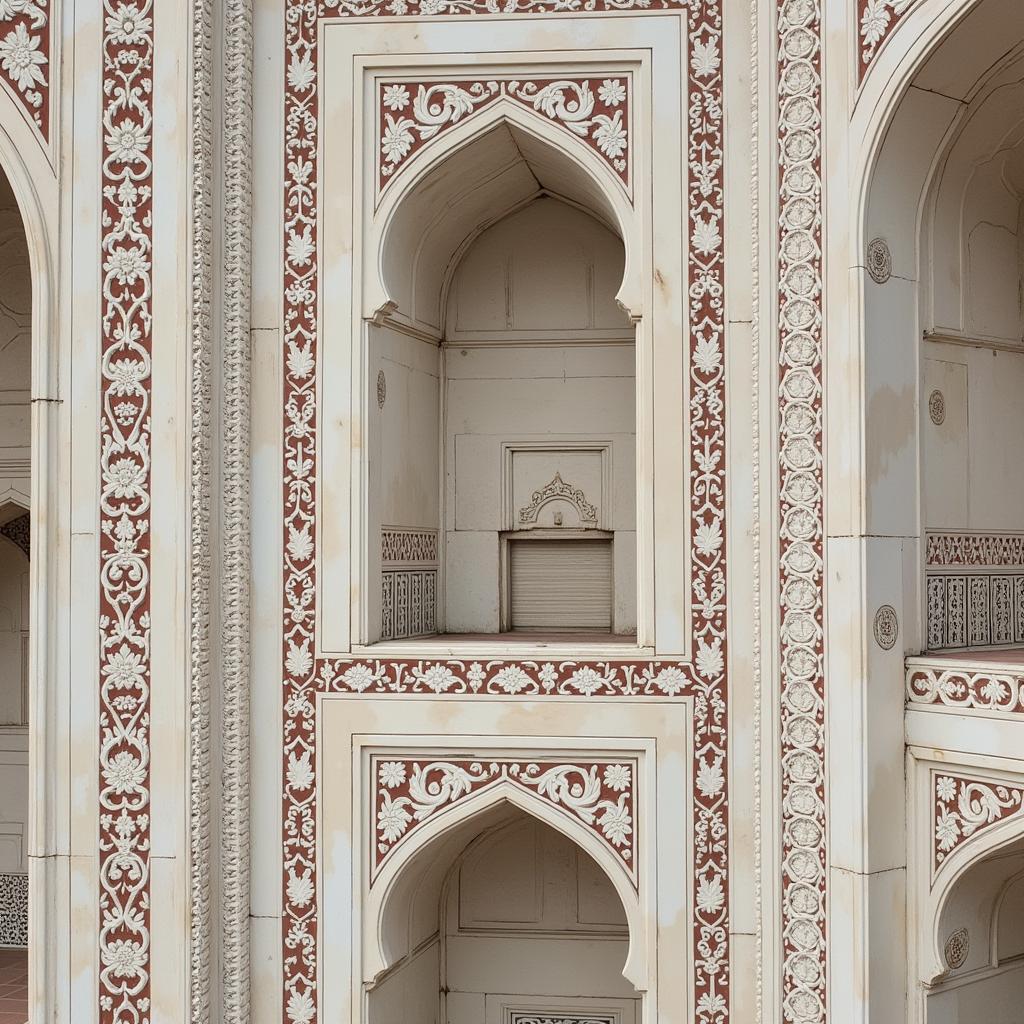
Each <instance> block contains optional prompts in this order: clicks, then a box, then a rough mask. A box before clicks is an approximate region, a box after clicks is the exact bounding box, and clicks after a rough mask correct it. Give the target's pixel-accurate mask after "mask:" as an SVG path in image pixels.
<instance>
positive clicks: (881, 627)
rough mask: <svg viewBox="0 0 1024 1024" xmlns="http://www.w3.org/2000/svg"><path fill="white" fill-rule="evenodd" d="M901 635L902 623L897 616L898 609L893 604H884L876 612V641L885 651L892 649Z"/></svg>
mask: <svg viewBox="0 0 1024 1024" xmlns="http://www.w3.org/2000/svg"><path fill="white" fill-rule="evenodd" d="M899 635H900V623H899V619H897V618H896V609H895V608H893V606H892V605H891V604H883V605H882V607H881V608H879V609H878V611H877V612H875V643H877V644H878V646H879V647H881V648H882V650H883V651H891V650H892V649H893V648H894V647H895V646H896V639H897V637H898V636H899Z"/></svg>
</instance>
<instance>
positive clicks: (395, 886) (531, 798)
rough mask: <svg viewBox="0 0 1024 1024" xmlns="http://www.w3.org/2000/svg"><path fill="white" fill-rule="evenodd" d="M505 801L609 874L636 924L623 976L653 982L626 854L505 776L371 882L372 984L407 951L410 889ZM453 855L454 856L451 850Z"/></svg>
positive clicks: (454, 809) (447, 860)
mask: <svg viewBox="0 0 1024 1024" xmlns="http://www.w3.org/2000/svg"><path fill="white" fill-rule="evenodd" d="M506 808H516V809H518V810H520V811H522V812H523V813H525V814H527V815H529V816H530V817H532V818H534V819H536V820H537V821H540V822H541V823H543V824H545V825H547V826H549V827H550V828H552V829H554V830H555V831H556V832H559V833H561V834H562V835H564V836H565V837H566V838H567V839H569V840H570V841H571V842H573V843H575V844H576V845H577V846H579V847H580V849H582V850H583V851H584V852H585V853H587V854H588V855H589V856H590V857H591V858H592V859H593V860H594V862H595V863H596V864H597V865H598V866H599V867H600V868H601V870H602V871H603V872H604V873H605V875H606V876H607V877H608V879H609V881H610V882H611V884H612V886H613V887H614V889H615V892H616V894H617V895H618V897H619V900H620V901H621V903H622V907H623V910H624V912H625V915H626V923H627V926H628V929H629V951H628V953H627V956H626V962H625V965H624V967H623V970H622V974H623V977H625V978H626V980H627V981H629V982H630V983H631V984H632V985H633V987H634V988H635V989H636V990H637V991H638V992H643V991H646V990H647V988H648V987H649V972H648V950H647V943H646V938H645V936H646V932H645V929H644V926H643V921H644V918H645V912H649V908H645V907H643V906H642V905H641V895H640V893H642V892H644V891H645V887H643V886H641V887H640V889H639V890H638V889H637V888H636V887H635V885H634V882H633V879H632V878H631V876H630V874H629V872H628V871H627V870H626V869H625V867H624V866H623V863H622V861H621V860H620V859H619V858H618V857H616V856H615V855H614V854H613V853H612V852H611V850H610V848H609V847H608V845H607V844H606V843H605V842H603V841H602V840H601V839H599V838H598V837H597V836H596V835H595V833H594V832H593V831H592V830H590V829H588V828H587V827H586V826H584V825H583V824H582V823H581V822H580V821H579V820H577V819H575V818H573V817H572V816H571V815H569V814H567V813H565V812H563V811H561V810H559V809H558V807H557V806H555V805H552V804H550V803H548V802H545V801H544V800H542V799H541V798H540V797H538V796H537V795H535V794H534V793H531V792H528V791H526V790H523V789H522V788H520V787H519V786H516V785H515V784H514V783H511V782H509V781H507V780H503V781H502V782H500V783H498V784H497V785H494V786H491V787H489V788H488V789H486V790H483V791H481V792H479V793H475V794H473V795H471V796H467V797H465V798H464V799H462V800H460V801H459V802H458V803H457V804H454V805H452V806H451V807H450V808H448V809H446V811H445V812H444V813H443V814H439V815H437V816H436V817H435V818H432V819H428V820H427V821H426V822H424V823H423V824H421V825H420V826H418V827H417V829H416V830H415V831H414V832H413V833H412V834H411V835H410V836H409V838H408V839H407V840H406V841H405V842H403V843H402V844H401V845H400V846H399V847H397V848H396V849H395V851H394V854H393V855H392V856H391V857H389V858H388V860H387V861H386V862H385V864H384V866H383V868H382V869H381V871H380V872H379V873H378V875H377V876H376V878H375V879H374V881H373V884H372V885H371V886H370V889H369V893H368V895H367V898H366V901H365V903H364V914H365V915H366V917H365V922H364V928H363V936H364V948H363V975H364V977H363V981H364V982H365V983H366V984H372V983H373V982H374V981H375V980H376V979H377V978H379V977H380V976H381V974H382V973H383V972H384V971H386V970H388V968H390V967H391V966H393V964H394V963H395V962H396V960H397V959H399V957H400V956H401V953H402V950H401V949H400V948H399V947H398V946H397V945H396V943H395V942H394V941H393V940H392V939H390V938H389V935H390V934H393V933H394V929H395V927H396V922H399V921H401V920H402V915H403V913H407V908H406V906H405V903H406V901H407V900H408V898H409V893H410V892H411V891H412V890H413V889H414V888H415V887H416V886H417V885H418V883H419V879H420V878H421V877H422V874H423V872H424V871H426V870H428V869H429V868H430V867H431V866H434V867H435V868H436V867H437V866H438V865H441V866H442V867H444V868H445V869H447V867H448V866H450V865H451V863H453V860H454V854H453V851H452V850H451V849H450V848H446V847H451V846H453V845H454V846H455V847H456V848H460V847H461V845H462V844H463V842H464V841H468V839H469V838H470V837H471V836H473V835H475V834H477V833H478V832H480V831H482V830H483V829H484V828H486V827H487V825H488V823H489V822H488V819H489V818H491V819H493V817H494V816H495V815H496V814H498V813H500V812H501V811H502V810H503V809H506ZM445 854H448V856H447V857H446V856H444V855H445Z"/></svg>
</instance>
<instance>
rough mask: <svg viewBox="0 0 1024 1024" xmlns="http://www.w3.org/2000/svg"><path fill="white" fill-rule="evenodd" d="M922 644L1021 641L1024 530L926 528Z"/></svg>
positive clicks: (943, 647) (1023, 632)
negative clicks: (945, 530) (924, 639)
mask: <svg viewBox="0 0 1024 1024" xmlns="http://www.w3.org/2000/svg"><path fill="white" fill-rule="evenodd" d="M925 566H926V569H925V593H926V608H927V625H928V650H930V651H939V650H947V649H951V648H958V647H1000V646H1007V645H1009V644H1020V643H1024V534H1019V533H966V532H957V533H929V534H928V536H927V539H926V541H925Z"/></svg>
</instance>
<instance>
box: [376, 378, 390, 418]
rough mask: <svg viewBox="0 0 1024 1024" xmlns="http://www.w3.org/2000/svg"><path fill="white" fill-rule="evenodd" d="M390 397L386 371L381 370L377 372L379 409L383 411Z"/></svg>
mask: <svg viewBox="0 0 1024 1024" xmlns="http://www.w3.org/2000/svg"><path fill="white" fill-rule="evenodd" d="M387 397H388V379H387V377H385V376H384V371H383V370H379V371H378V372H377V408H379V409H383V408H384V402H385V401H386V400H387Z"/></svg>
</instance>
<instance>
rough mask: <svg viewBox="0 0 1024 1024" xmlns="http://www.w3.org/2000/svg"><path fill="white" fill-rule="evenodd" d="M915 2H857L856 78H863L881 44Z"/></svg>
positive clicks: (874, 0)
mask: <svg viewBox="0 0 1024 1024" xmlns="http://www.w3.org/2000/svg"><path fill="white" fill-rule="evenodd" d="M915 2H916V0H857V3H858V5H859V7H858V10H859V14H860V46H859V51H860V63H859V66H858V69H857V70H858V77H859V78H863V77H864V75H865V73H866V72H867V70H868V68H869V67H870V66H871V62H872V61H873V60H874V59H875V57H877V56H878V51H879V50H880V49H881V48H882V44H883V43H884V42H885V41H886V39H888V38H889V36H890V35H891V34H892V30H893V29H894V28H895V27H896V25H897V23H898V22H899V20H900V18H902V17H903V15H904V14H906V13H907V11H908V10H909V8H910V7H911V5H912V4H914V3H915Z"/></svg>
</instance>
